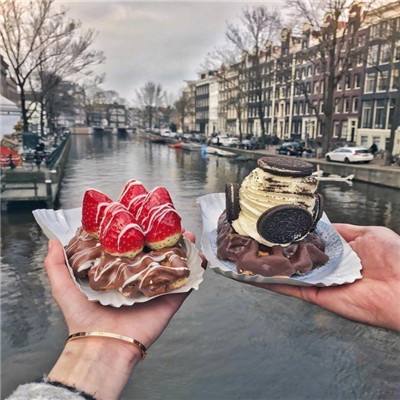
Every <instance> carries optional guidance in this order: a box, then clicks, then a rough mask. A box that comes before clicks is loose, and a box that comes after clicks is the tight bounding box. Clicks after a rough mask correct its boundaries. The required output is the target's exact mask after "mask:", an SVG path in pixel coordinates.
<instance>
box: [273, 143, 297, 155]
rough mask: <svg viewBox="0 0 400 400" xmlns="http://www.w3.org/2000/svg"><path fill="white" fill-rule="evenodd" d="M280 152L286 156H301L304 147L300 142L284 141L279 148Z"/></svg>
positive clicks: (278, 151)
mask: <svg viewBox="0 0 400 400" xmlns="http://www.w3.org/2000/svg"><path fill="white" fill-rule="evenodd" d="M276 151H277V153H278V154H281V155H284V156H297V157H301V155H302V154H303V151H304V147H303V145H302V144H301V143H300V142H284V143H282V144H281V145H280V146H279V147H278V148H277V149H276Z"/></svg>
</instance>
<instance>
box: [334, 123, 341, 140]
mask: <svg viewBox="0 0 400 400" xmlns="http://www.w3.org/2000/svg"><path fill="white" fill-rule="evenodd" d="M339 134H340V122H339V121H335V124H334V126H333V136H335V137H339Z"/></svg>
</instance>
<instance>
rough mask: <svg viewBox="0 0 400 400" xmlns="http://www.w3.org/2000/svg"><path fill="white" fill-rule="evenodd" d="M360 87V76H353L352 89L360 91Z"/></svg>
mask: <svg viewBox="0 0 400 400" xmlns="http://www.w3.org/2000/svg"><path fill="white" fill-rule="evenodd" d="M360 87H361V76H360V74H355V75H354V89H360Z"/></svg>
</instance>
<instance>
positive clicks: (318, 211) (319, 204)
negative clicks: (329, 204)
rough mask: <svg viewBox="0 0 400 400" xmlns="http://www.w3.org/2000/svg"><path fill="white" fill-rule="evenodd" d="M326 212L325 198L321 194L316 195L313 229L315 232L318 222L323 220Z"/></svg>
mask: <svg viewBox="0 0 400 400" xmlns="http://www.w3.org/2000/svg"><path fill="white" fill-rule="evenodd" d="M323 212H324V198H323V197H322V195H321V194H319V193H316V194H315V205H314V209H313V218H314V221H313V226H312V227H311V230H314V229H315V228H316V226H317V223H318V221H319V220H320V219H321V217H322V214H323Z"/></svg>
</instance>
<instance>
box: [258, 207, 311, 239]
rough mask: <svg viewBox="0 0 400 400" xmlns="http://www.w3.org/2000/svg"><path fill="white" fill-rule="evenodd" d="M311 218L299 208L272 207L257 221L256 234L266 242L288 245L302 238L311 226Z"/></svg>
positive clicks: (304, 210) (309, 214)
mask: <svg viewBox="0 0 400 400" xmlns="http://www.w3.org/2000/svg"><path fill="white" fill-rule="evenodd" d="M313 222H314V219H313V216H312V215H311V213H310V212H309V211H308V210H306V209H305V208H303V207H300V206H289V205H281V206H276V207H273V208H271V209H269V210H267V211H266V212H264V213H263V214H261V216H260V218H259V219H258V221H257V232H258V233H259V235H260V236H261V237H262V238H263V239H265V240H267V241H268V242H271V243H275V244H279V245H288V244H290V243H293V242H296V241H299V240H301V239H302V238H304V236H306V235H307V234H308V233H309V232H310V229H311V227H312V226H313Z"/></svg>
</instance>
